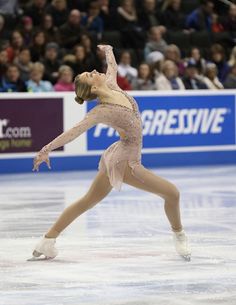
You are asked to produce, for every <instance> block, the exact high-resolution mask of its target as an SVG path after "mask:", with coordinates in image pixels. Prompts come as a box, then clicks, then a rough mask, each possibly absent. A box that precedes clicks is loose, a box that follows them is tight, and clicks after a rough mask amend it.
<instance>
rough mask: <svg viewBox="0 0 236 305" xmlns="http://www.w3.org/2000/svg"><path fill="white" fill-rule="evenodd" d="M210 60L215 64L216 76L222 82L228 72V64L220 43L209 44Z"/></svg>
mask: <svg viewBox="0 0 236 305" xmlns="http://www.w3.org/2000/svg"><path fill="white" fill-rule="evenodd" d="M211 61H212V62H213V63H215V64H216V66H217V69H218V78H219V80H220V81H221V82H222V83H224V81H225V79H226V77H227V75H228V73H229V69H230V68H229V65H228V63H227V61H226V59H225V50H224V48H223V47H222V45H220V44H214V45H212V46H211Z"/></svg>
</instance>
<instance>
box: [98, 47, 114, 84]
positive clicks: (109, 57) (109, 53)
mask: <svg viewBox="0 0 236 305" xmlns="http://www.w3.org/2000/svg"><path fill="white" fill-rule="evenodd" d="M98 48H99V49H100V50H102V51H104V52H105V56H106V62H107V72H106V76H107V78H108V80H109V81H111V82H113V83H114V82H115V83H116V82H117V80H116V78H117V63H116V59H115V56H114V53H113V48H112V46H110V45H98Z"/></svg>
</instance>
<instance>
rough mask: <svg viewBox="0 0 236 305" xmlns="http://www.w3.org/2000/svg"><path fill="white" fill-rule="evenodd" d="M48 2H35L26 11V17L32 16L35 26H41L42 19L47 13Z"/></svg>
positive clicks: (35, 0)
mask: <svg viewBox="0 0 236 305" xmlns="http://www.w3.org/2000/svg"><path fill="white" fill-rule="evenodd" d="M46 9H47V0H33V3H32V4H31V2H30V5H29V6H28V8H27V9H26V11H25V15H26V16H30V17H31V18H32V20H33V23H34V25H35V26H40V24H41V21H42V17H43V15H44V14H45V13H46Z"/></svg>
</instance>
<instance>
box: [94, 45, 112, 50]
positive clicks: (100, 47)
mask: <svg viewBox="0 0 236 305" xmlns="http://www.w3.org/2000/svg"><path fill="white" fill-rule="evenodd" d="M97 47H98V49H99V50H101V51H105V50H106V49H109V48H111V49H112V46H110V45H109V44H99V45H97Z"/></svg>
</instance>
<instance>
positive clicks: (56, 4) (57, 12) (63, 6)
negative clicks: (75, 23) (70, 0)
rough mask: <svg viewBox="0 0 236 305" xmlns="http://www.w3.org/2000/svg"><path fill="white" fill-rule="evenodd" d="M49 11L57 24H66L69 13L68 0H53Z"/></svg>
mask: <svg viewBox="0 0 236 305" xmlns="http://www.w3.org/2000/svg"><path fill="white" fill-rule="evenodd" d="M47 13H48V14H49V15H51V16H52V18H53V23H54V24H55V26H57V27H59V26H60V25H62V24H64V23H65V22H66V20H67V18H68V15H69V11H68V9H67V2H66V0H52V2H51V4H50V5H49V7H48V9H47Z"/></svg>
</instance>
